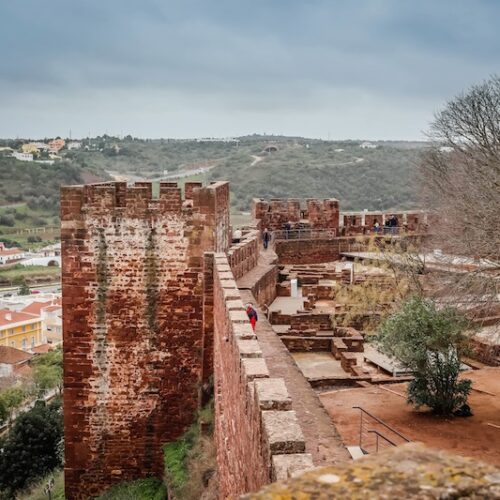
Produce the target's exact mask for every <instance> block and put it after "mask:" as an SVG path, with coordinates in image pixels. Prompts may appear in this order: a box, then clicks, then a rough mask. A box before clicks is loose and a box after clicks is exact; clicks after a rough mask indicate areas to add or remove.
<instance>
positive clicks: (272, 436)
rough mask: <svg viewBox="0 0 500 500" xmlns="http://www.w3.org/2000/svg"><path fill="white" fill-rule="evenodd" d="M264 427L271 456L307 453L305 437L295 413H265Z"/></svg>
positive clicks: (263, 416) (263, 418)
mask: <svg viewBox="0 0 500 500" xmlns="http://www.w3.org/2000/svg"><path fill="white" fill-rule="evenodd" d="M262 427H263V432H264V439H265V440H266V442H267V444H268V446H269V450H270V452H271V455H279V454H282V453H287V454H288V453H303V452H304V451H305V449H306V444H305V441H304V435H303V434H302V430H301V428H300V425H299V422H298V420H297V415H296V414H295V412H294V411H273V410H270V411H263V412H262Z"/></svg>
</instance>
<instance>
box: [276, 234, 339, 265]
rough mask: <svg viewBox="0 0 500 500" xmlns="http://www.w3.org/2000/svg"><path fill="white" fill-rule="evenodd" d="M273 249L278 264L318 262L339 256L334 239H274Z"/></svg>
mask: <svg viewBox="0 0 500 500" xmlns="http://www.w3.org/2000/svg"><path fill="white" fill-rule="evenodd" d="M274 251H275V252H276V254H277V255H278V260H279V262H280V264H298V263H300V264H320V263H322V262H331V261H334V260H338V259H339V257H340V253H339V252H340V247H339V241H337V240H336V239H331V238H326V239H323V238H321V239H308V240H307V239H304V240H276V241H275V246H274Z"/></svg>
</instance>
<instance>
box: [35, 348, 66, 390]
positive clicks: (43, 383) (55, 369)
mask: <svg viewBox="0 0 500 500" xmlns="http://www.w3.org/2000/svg"><path fill="white" fill-rule="evenodd" d="M62 374H63V359H62V349H60V348H57V349H55V350H54V351H50V352H48V353H46V354H42V355H40V356H37V357H36V358H35V360H34V361H33V381H34V382H35V385H36V387H37V389H38V391H39V393H41V394H43V393H44V392H45V391H47V390H48V389H53V388H55V387H57V388H58V390H59V394H61V392H62Z"/></svg>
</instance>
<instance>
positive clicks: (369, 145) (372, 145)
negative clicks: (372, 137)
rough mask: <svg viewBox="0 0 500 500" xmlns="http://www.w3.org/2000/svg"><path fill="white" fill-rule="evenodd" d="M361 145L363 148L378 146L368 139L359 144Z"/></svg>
mask: <svg viewBox="0 0 500 500" xmlns="http://www.w3.org/2000/svg"><path fill="white" fill-rule="evenodd" d="M359 147H360V148H363V149H375V148H378V146H377V144H373V143H372V142H368V141H365V142H362V143H361V144H360V145H359Z"/></svg>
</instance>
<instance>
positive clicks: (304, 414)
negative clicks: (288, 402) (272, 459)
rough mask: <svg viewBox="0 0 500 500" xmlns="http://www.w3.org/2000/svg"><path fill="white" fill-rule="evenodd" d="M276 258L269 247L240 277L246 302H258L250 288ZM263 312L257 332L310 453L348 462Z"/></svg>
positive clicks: (319, 461) (317, 458)
mask: <svg viewBox="0 0 500 500" xmlns="http://www.w3.org/2000/svg"><path fill="white" fill-rule="evenodd" d="M275 260H276V254H274V252H273V251H272V250H271V249H269V250H268V251H266V252H264V251H263V252H262V253H261V255H260V259H259V265H258V266H257V267H255V268H254V269H252V270H251V271H250V272H249V273H247V274H245V275H244V276H242V277H241V278H240V280H238V287H239V288H240V290H241V297H242V299H243V302H244V303H245V302H254V303H255V300H254V299H253V296H252V293H251V292H250V290H249V288H251V286H252V284H253V283H255V282H256V281H257V280H258V279H259V277H260V276H261V275H262V273H263V272H265V271H266V270H268V268H269V265H271V264H272V263H273V262H274V261H275ZM256 309H257V311H258V313H259V321H258V322H257V329H256V334H257V337H258V339H259V343H260V345H261V349H262V355H263V357H264V358H265V359H266V362H267V366H268V369H269V374H270V376H271V377H282V378H283V379H285V384H286V387H287V389H288V392H289V394H290V397H291V398H292V406H293V409H294V410H295V411H296V413H297V417H298V419H299V422H300V425H301V427H302V432H303V433H304V436H305V440H306V452H307V453H310V454H311V455H312V458H313V462H314V464H315V465H323V464H332V463H336V462H341V461H346V460H349V459H350V456H349V454H348V452H347V450H346V448H345V446H344V445H343V443H342V440H341V438H340V436H339V434H338V432H337V430H336V428H335V426H334V424H333V422H332V420H331V419H330V417H329V415H328V413H327V412H326V410H325V409H324V407H323V405H322V404H321V402H320V400H319V398H318V396H317V394H316V393H315V392H314V390H313V389H312V387H311V386H310V385H309V382H308V381H307V380H306V379H305V377H304V376H303V375H302V373H301V372H300V370H299V369H298V367H297V365H296V364H295V362H294V360H293V358H292V356H291V355H290V353H289V352H288V349H287V348H286V347H285V345H284V344H283V342H282V341H281V339H280V338H279V337H278V336H277V335H276V333H274V331H273V329H272V327H271V324H270V323H269V322H268V321H267V319H266V316H265V313H264V311H262V309H259V308H258V307H256Z"/></svg>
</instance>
